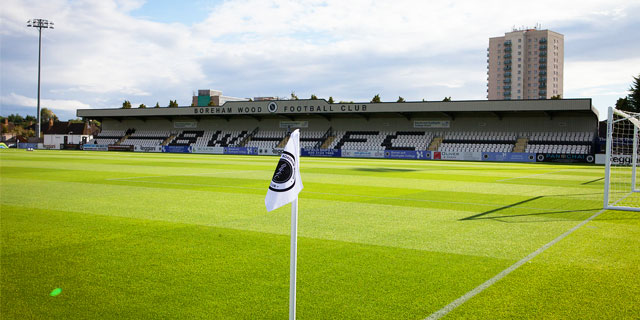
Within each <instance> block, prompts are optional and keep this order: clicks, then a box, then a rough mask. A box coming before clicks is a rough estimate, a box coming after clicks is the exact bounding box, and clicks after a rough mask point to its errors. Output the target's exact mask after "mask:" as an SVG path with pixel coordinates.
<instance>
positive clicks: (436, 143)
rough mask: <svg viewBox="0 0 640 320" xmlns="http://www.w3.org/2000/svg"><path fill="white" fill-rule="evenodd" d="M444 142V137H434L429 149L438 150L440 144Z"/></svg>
mask: <svg viewBox="0 0 640 320" xmlns="http://www.w3.org/2000/svg"><path fill="white" fill-rule="evenodd" d="M441 144H442V137H434V138H433V140H431V143H430V144H429V148H428V149H427V150H429V151H438V149H440V145H441Z"/></svg>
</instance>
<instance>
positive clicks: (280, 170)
mask: <svg viewBox="0 0 640 320" xmlns="http://www.w3.org/2000/svg"><path fill="white" fill-rule="evenodd" d="M302 188H303V186H302V179H301V178H300V130H298V129H296V130H294V131H293V132H291V135H290V136H289V141H287V144H286V145H285V147H284V150H283V151H282V155H280V161H278V165H277V166H276V170H275V171H274V172H273V177H272V178H271V181H270V182H269V189H268V190H267V196H266V197H265V198H264V204H265V206H266V207H267V211H271V210H274V209H277V208H279V207H282V206H283V205H285V204H287V203H291V202H292V201H293V200H295V199H297V198H298V193H300V190H302Z"/></svg>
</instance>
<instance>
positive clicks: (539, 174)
mask: <svg viewBox="0 0 640 320" xmlns="http://www.w3.org/2000/svg"><path fill="white" fill-rule="evenodd" d="M562 171H570V170H566V169H565V170H556V171H551V172H545V173H537V174H531V175H528V176H522V177H515V178H508V179H500V180H496V182H501V181H509V180H515V179H525V178H530V177H535V176H542V175H545V174H551V173H556V172H562Z"/></svg>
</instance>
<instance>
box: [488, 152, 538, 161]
mask: <svg viewBox="0 0 640 320" xmlns="http://www.w3.org/2000/svg"><path fill="white" fill-rule="evenodd" d="M482 161H498V162H500V161H505V162H536V154H535V153H527V152H483V153H482Z"/></svg>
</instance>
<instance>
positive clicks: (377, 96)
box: [371, 93, 380, 103]
mask: <svg viewBox="0 0 640 320" xmlns="http://www.w3.org/2000/svg"><path fill="white" fill-rule="evenodd" d="M371 103H380V94H379V93H378V94H376V95H375V96H373V99H371Z"/></svg>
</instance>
